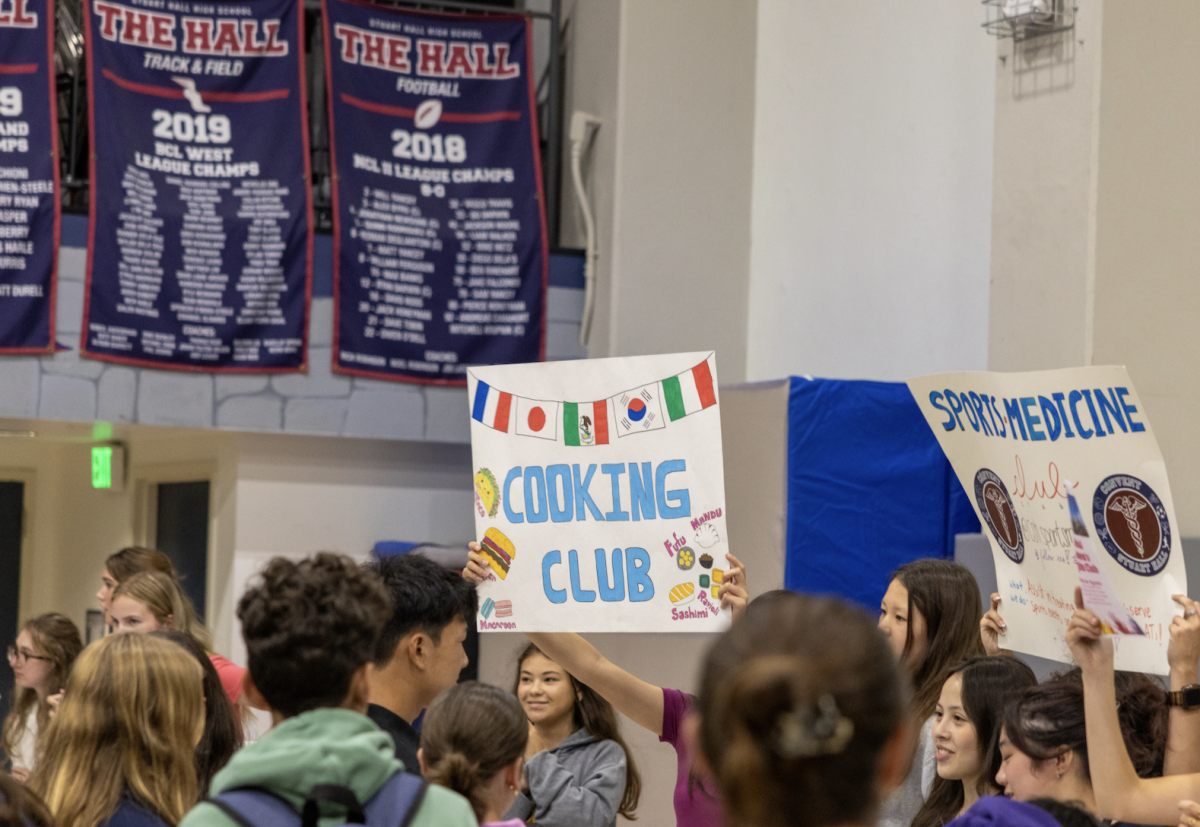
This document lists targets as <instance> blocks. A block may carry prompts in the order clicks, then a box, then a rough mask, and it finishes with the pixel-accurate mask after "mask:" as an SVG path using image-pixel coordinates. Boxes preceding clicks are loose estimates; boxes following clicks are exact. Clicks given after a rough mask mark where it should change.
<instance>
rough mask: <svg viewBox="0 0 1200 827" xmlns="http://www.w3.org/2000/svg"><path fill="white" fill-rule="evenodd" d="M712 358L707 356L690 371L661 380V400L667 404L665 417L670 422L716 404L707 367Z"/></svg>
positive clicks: (710, 375) (710, 373)
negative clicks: (669, 419)
mask: <svg viewBox="0 0 1200 827" xmlns="http://www.w3.org/2000/svg"><path fill="white" fill-rule="evenodd" d="M712 358H713V357H712V356H709V357H708V359H705V360H704V361H703V362H701V363H700V364H698V365H696V366H695V367H694V368H692V369H691V370H687V371H684V372H683V373H681V374H679V375H677V376H671V377H668V378H666V379H664V380H662V388H663V400H664V401H665V402H666V403H667V416H669V417H670V418H671V421H672V422H674V421H675V420H677V419H683V418H684V417H685V416H687V415H688V414H694V413H696V411H702V410H704V409H705V408H711V407H712V406H713V405H715V404H717V397H716V394H714V393H713V380H712V371H711V370H710V369H709V366H708V362H709V359H712Z"/></svg>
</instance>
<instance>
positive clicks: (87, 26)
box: [51, 0, 313, 374]
mask: <svg viewBox="0 0 1200 827" xmlns="http://www.w3.org/2000/svg"><path fill="white" fill-rule="evenodd" d="M296 2H297V3H301V2H303V0H296ZM82 5H83V30H84V38H85V50H84V51H85V52H86V58H87V105H88V121H89V123H95V122H96V98H95V94H94V90H95V88H96V87H95V68H94V65H93V60H92V55H93V53H94V51H95V49H93V48H92V44H91V43H90V42H88V41H90V40H91V37H92V21H91V10H90V9H89V4H88V3H86V2H85V3H83V4H82ZM296 16H297V24H296V28H297V30H298V32H299V40H298V41H297V42H298V43H299V44H303V43H304V10H303V6H301V8H300V10H299V11H298V13H297V15H296ZM51 45H53V40H51ZM297 60H298V62H299V64H300V78H299V82H300V121H301V136H302V139H303V143H304V176H305V182H304V186H305V195H306V196H307V202H308V228H307V233H306V236H307V239H308V241H307V245H306V247H307V249H306V255H307V259H308V263H307V269H306V273H305V281H306V285H305V299H304V301H305V322H304V345H303V351H302V352H303V355H302V357H301V364H300V366H299V367H240V366H228V367H214V366H212V365H187V364H180V363H177V362H155V361H152V360H149V359H137V358H134V357H131V356H117V355H113V354H107V353H95V352H90V351H88V349H87V338H88V329H89V318H90V315H91V303H92V269H93V265H94V263H95V262H94V248H95V244H96V201H95V200H94V199H93V200H92V201H91V203H90V204H89V207H88V246H87V266H86V269H85V276H84V284H83V325H82V327H83V329H82V330H81V331H80V333H79V355H80V356H82V357H86V358H88V359H95V360H96V361H98V362H112V363H115V364H118V365H129V366H131V367H138V368H151V369H154V370H176V371H184V372H186V373H240V374H254V373H259V374H262V373H306V372H307V371H308V339H309V336H308V327H309V322H310V321H311V319H312V269H313V200H312V169H311V166H310V164H311V159H310V157H309V146H308V123H307V112H308V108H307V104H306V100H305V89H304V50H303V49H302V48H297ZM101 71H102V72H103V74H104V76H105V77H106V78H108V79H109V80H111V81H112V82H113V83H116V84H117V85H118V86H120V87H122V88H124V89H127V90H129V91H131V92H140V93H142V94H147V95H155V96H157V97H163V98H174V99H178V100H183V99H184V97H183V89H178V90H176V89H169V88H166V87H162V86H150V85H149V84H142V83H134V82H133V81H128V80H125V79H124V78H120V77H118V76H117V75H115V74H114V73H113V72H111V71H109V70H108V69H102V70H101ZM53 82H54V81H53V78H51V83H53ZM289 94H290V90H288V89H273V90H270V91H267V92H201V95H203V96H204V97H205V98H206V99H207V100H211V101H224V102H234V103H253V102H257V101H264V100H276V99H280V98H286V97H288V95H289ZM88 179H89V180H90V181H95V180H96V132H95V130H93V129H89V130H88Z"/></svg>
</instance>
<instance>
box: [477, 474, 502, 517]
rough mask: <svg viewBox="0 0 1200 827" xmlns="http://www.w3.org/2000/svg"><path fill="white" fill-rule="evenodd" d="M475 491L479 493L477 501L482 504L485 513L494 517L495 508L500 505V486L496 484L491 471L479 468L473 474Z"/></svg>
mask: <svg viewBox="0 0 1200 827" xmlns="http://www.w3.org/2000/svg"><path fill="white" fill-rule="evenodd" d="M475 493H476V494H478V495H479V502H481V503H482V504H483V507H484V509H485V510H486V511H487V515H488V516H489V517H495V516H496V510H497V509H498V508H499V507H500V486H499V485H497V484H496V478H495V477H493V476H492V472H491V471H489V470H488V469H486V468H480V469H479V473H478V474H476V475H475Z"/></svg>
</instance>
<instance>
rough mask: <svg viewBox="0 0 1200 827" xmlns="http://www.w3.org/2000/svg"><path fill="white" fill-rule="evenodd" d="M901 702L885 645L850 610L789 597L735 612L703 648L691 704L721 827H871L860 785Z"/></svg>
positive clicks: (872, 801) (870, 800) (869, 801)
mask: <svg viewBox="0 0 1200 827" xmlns="http://www.w3.org/2000/svg"><path fill="white" fill-rule="evenodd" d="M908 702H909V696H908V689H907V683H906V681H905V680H904V678H903V676H902V675H901V674H900V672H899V669H898V668H897V665H896V663H895V659H894V658H893V656H892V654H891V652H890V650H889V648H888V644H887V641H886V640H885V639H884V637H883V635H881V634H880V633H879V630H878V629H876V628H875V624H874V623H873V621H872V619H871V618H870V617H868V616H867V615H866V614H864V613H863V612H861V611H859V610H858V609H855V608H853V607H851V606H849V605H847V604H845V603H842V602H841V601H838V600H833V599H828V598H814V597H808V596H804V595H799V596H798V597H797V598H796V599H795V600H787V601H780V602H778V603H775V604H773V605H767V606H764V607H762V611H755V612H747V613H746V615H745V616H744V617H743V618H742V619H741V620H740V621H739V622H738V623H735V624H734V625H733V627H732V628H731V629H730V630H729V631H727V632H726V633H725V634H724V635H722V636H721V637H720V638H719V639H718V640H717V641H716V643H715V644H714V645H713V646H712V647H711V648H710V649H709V651H708V655H707V657H706V659H705V663H704V671H703V675H702V680H701V686H700V698H699V703H698V710H699V712H700V716H701V733H700V741H701V747H702V749H703V751H704V755H705V757H706V758H707V759H708V763H709V765H710V766H711V767H712V769H713V775H714V776H715V778H716V781H717V784H718V786H719V788H720V791H721V794H722V795H723V796H724V799H725V809H726V813H727V815H728V816H729V819H730V823H735V824H754V825H757V826H758V827H823V825H830V824H843V823H855V824H861V823H869V822H870V821H872V820H873V819H874V817H875V814H876V811H877V809H878V806H879V801H878V800H877V796H876V794H875V790H874V785H873V783H872V779H874V778H875V777H876V775H877V772H878V767H879V758H880V755H881V753H882V751H883V748H884V746H885V745H886V744H887V743H888V741H889V739H891V738H892V737H893V736H895V735H896V733H897V732H898V731H899V730H900V728H901V727H902V726H903V724H904V722H905V720H906V719H907V717H908ZM797 802H802V804H801V805H798V804H797Z"/></svg>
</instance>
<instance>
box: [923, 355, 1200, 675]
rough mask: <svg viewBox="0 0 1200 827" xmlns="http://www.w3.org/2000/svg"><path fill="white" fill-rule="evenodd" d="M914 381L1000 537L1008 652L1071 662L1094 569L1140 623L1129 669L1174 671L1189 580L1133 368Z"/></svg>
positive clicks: (1125, 659)
mask: <svg viewBox="0 0 1200 827" xmlns="http://www.w3.org/2000/svg"><path fill="white" fill-rule="evenodd" d="M908 386H909V388H910V389H911V390H912V393H913V396H914V397H916V400H917V404H918V405H919V406H920V408H921V411H922V412H923V413H924V414H925V418H926V421H927V422H928V423H929V426H930V427H931V428H932V429H933V432H934V434H935V435H936V436H937V439H938V442H939V443H940V444H941V446H942V449H943V450H944V451H945V452H946V456H947V457H948V458H949V459H950V463H951V464H952V465H953V466H954V471H955V473H956V474H958V478H959V480H960V481H961V482H962V484H963V488H964V489H966V491H967V494H968V495H969V496H972V498H973V500H974V505H975V510H976V512H977V513H978V515H979V520H980V522H981V523H982V524H983V526H984V534H985V535H986V536H987V537H988V540H989V542H990V543H991V546H992V557H993V558H994V560H995V563H996V581H997V583H998V588H999V592H1000V598H1001V603H1000V607H999V610H1000V614H1001V616H1002V617H1003V618H1004V621H1005V624H1006V625H1007V633H1006V635H1005V636H1004V637H1003V638H1001V646H1003V647H1005V648H1009V649H1014V650H1016V651H1020V652H1026V653H1028V654H1031V655H1038V656H1040V657H1045V658H1051V659H1054V660H1058V661H1062V662H1064V663H1069V662H1070V661H1071V655H1070V652H1069V651H1068V649H1067V646H1066V643H1065V634H1066V628H1067V623H1068V622H1069V620H1070V618H1071V613H1072V612H1073V611H1074V595H1075V588H1076V587H1077V586H1079V585H1080V583H1081V575H1082V576H1083V577H1084V579H1085V580H1086V582H1084V584H1083V585H1084V587H1085V600H1086V597H1087V594H1088V593H1089V592H1090V593H1091V594H1093V595H1099V594H1100V593H1101V592H1104V591H1106V590H1107V593H1108V594H1115V595H1116V597H1117V598H1118V599H1119V600H1120V602H1121V604H1122V605H1123V607H1124V610H1125V612H1126V613H1127V615H1123V614H1122V612H1120V611H1119V610H1118V608H1117V607H1115V606H1107V607H1106V612H1105V616H1106V617H1108V618H1110V619H1112V620H1120V621H1121V625H1122V626H1125V627H1127V632H1126V633H1123V634H1122V637H1121V639H1120V646H1118V647H1117V652H1116V666H1117V668H1118V669H1127V670H1132V671H1138V672H1151V673H1157V674H1166V672H1167V655H1166V653H1167V627H1168V625H1169V624H1170V622H1171V618H1172V617H1173V616H1174V615H1175V614H1176V613H1177V607H1176V606H1175V604H1174V603H1173V602H1172V601H1171V595H1172V594H1178V593H1182V592H1183V591H1184V590H1185V588H1186V584H1187V573H1186V571H1185V569H1184V562H1183V553H1182V550H1181V548H1180V543H1179V532H1178V530H1177V529H1176V525H1177V523H1176V521H1175V508H1174V505H1173V503H1172V500H1171V489H1170V486H1169V485H1168V483H1167V471H1166V466H1165V464H1164V463H1163V458H1162V452H1161V451H1160V450H1159V447H1158V442H1157V441H1156V440H1155V438H1154V432H1153V431H1152V430H1151V428H1150V422H1149V420H1148V418H1147V416H1146V413H1145V409H1144V407H1143V405H1142V402H1141V399H1140V398H1139V397H1138V395H1137V391H1136V390H1135V389H1134V387H1133V383H1132V382H1130V380H1129V375H1128V374H1127V373H1126V371H1125V369H1124V368H1123V367H1089V368H1073V369H1068V370H1052V371H1040V372H1036V373H952V374H941V375H936V376H924V377H921V378H919V379H913V380H911V381H910V382H909V383H908ZM1071 496H1073V497H1074V498H1075V500H1076V501H1077V502H1078V510H1077V517H1078V518H1079V519H1076V520H1074V521H1073V520H1072V513H1071V507H1070V497H1071ZM1081 532H1086V536H1085V535H1084V534H1083V533H1081ZM1085 540H1087V542H1084V541H1085ZM1089 547H1090V548H1089ZM1080 550H1082V553H1084V554H1085V555H1086V556H1087V557H1088V558H1089V559H1087V560H1081V559H1080V558H1079V554H1080ZM1091 566H1095V567H1096V568H1097V569H1098V570H1097V571H1095V572H1093V571H1091V569H1090V567H1091ZM1104 581H1107V583H1108V585H1107V586H1106V585H1104ZM1097 608H1101V607H1097ZM1126 616H1127V617H1128V618H1129V619H1131V620H1132V621H1134V622H1135V623H1136V624H1137V628H1138V629H1139V630H1140V631H1142V632H1144V634H1138V632H1137V631H1134V629H1133V628H1132V627H1130V626H1129V624H1128V622H1126V621H1125V620H1124V617H1126ZM1114 631H1120V630H1119V629H1117V628H1116V627H1114Z"/></svg>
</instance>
